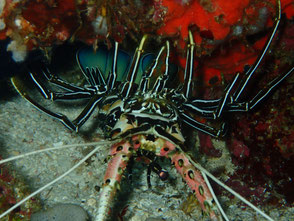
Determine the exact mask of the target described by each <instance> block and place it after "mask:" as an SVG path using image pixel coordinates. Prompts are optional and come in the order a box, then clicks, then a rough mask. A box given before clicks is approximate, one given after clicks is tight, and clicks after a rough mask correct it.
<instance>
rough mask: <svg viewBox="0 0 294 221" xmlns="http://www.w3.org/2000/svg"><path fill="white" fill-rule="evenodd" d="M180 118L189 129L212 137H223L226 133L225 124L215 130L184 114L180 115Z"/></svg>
mask: <svg viewBox="0 0 294 221" xmlns="http://www.w3.org/2000/svg"><path fill="white" fill-rule="evenodd" d="M180 117H181V119H182V120H183V122H185V123H186V124H187V125H189V126H190V127H193V128H195V129H196V130H198V131H201V132H203V133H205V134H208V135H210V136H213V137H223V136H225V134H226V132H227V127H226V123H222V124H221V126H220V128H219V129H215V128H214V127H211V126H208V125H206V124H204V123H200V122H198V121H197V120H195V119H194V118H192V117H191V116H189V115H188V114H186V113H180Z"/></svg>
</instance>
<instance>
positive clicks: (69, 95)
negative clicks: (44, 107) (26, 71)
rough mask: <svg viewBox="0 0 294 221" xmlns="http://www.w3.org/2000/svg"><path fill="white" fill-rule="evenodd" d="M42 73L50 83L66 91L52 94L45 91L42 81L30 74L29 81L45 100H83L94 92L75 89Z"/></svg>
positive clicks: (35, 75) (75, 87)
mask: <svg viewBox="0 0 294 221" xmlns="http://www.w3.org/2000/svg"><path fill="white" fill-rule="evenodd" d="M42 73H43V74H44V76H45V77H46V79H47V80H48V81H49V82H50V83H53V84H55V85H57V86H59V87H60V88H63V89H65V90H66V91H67V92H52V91H51V90H49V89H47V87H46V86H45V84H43V83H42V81H41V80H40V78H39V77H38V75H37V74H35V73H32V72H30V77H31V79H32V80H33V82H34V83H35V85H36V86H37V89H38V90H39V91H40V93H41V94H42V96H43V97H44V98H45V99H49V100H73V99H83V98H90V97H91V96H92V95H93V94H94V90H90V89H85V88H82V87H77V86H75V85H72V84H69V83H67V82H65V81H63V80H61V79H60V78H58V77H56V76H53V75H51V74H50V77H49V75H48V73H47V74H46V73H45V72H44V71H43V72H42Z"/></svg>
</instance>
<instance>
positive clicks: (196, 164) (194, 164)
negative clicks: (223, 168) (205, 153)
mask: <svg viewBox="0 0 294 221" xmlns="http://www.w3.org/2000/svg"><path fill="white" fill-rule="evenodd" d="M187 158H188V159H189V161H190V163H191V164H192V165H193V166H195V167H196V168H197V169H198V170H200V171H201V172H203V173H205V174H206V175H207V176H208V177H210V178H211V179H212V180H213V181H214V182H216V183H217V184H218V185H220V186H221V187H223V188H224V189H226V190H227V191H228V192H230V193H231V194H233V195H234V196H235V197H237V198H238V199H239V200H241V201H242V202H243V203H245V204H247V205H248V206H249V207H251V208H252V209H254V210H255V211H256V212H257V213H259V214H260V215H262V216H263V217H264V218H266V219H267V220H269V221H274V220H273V219H272V218H271V217H269V216H268V215H267V214H265V213H264V212H263V211H261V210H260V209H259V208H257V207H256V206H254V205H253V204H252V203H250V202H249V201H248V200H246V199H245V198H244V197H243V196H241V195H240V194H239V193H237V192H235V191H234V190H233V189H231V188H230V187H228V186H227V185H226V184H224V183H223V182H221V181H220V180H219V179H217V178H216V177H215V176H213V175H212V174H211V173H210V172H208V171H207V170H206V169H204V168H203V167H202V166H201V165H200V164H198V163H195V162H194V161H193V160H192V159H191V157H190V156H188V155H187Z"/></svg>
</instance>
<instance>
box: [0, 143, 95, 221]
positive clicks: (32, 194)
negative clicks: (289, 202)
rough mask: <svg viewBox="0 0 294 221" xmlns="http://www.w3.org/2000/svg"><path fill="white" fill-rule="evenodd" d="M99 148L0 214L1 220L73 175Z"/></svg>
mask: <svg viewBox="0 0 294 221" xmlns="http://www.w3.org/2000/svg"><path fill="white" fill-rule="evenodd" d="M99 148H100V147H99V146H98V147H96V148H95V149H94V150H92V151H91V152H90V153H89V154H87V155H86V156H85V157H84V158H83V159H82V160H80V161H79V162H78V163H77V164H76V165H74V166H73V167H72V168H70V169H69V170H68V171H66V172H65V173H63V174H61V175H60V176H59V177H57V178H56V179H54V180H52V181H51V182H49V183H47V184H46V185H44V186H43V187H41V188H39V189H38V190H36V191H35V192H33V193H31V194H30V195H28V196H27V197H25V198H24V199H22V200H21V201H19V202H18V203H16V204H15V205H14V206H12V207H11V208H9V209H8V210H6V211H5V212H4V213H2V214H0V218H3V217H4V216H6V215H7V214H9V213H10V212H11V211H13V210H14V209H16V208H17V207H19V206H20V205H21V204H23V203H24V202H26V201H27V200H29V199H30V198H32V197H33V196H35V195H37V194H38V193H40V192H42V191H43V190H45V189H46V188H48V187H50V186H52V185H53V184H54V183H56V182H58V181H59V180H61V179H62V178H63V177H65V176H67V175H68V174H69V173H71V172H72V171H73V170H75V169H76V168H77V167H79V166H80V165H81V164H83V163H84V162H85V161H86V160H87V159H89V158H90V157H91V156H92V155H93V154H94V153H95V152H97V151H98V149H99Z"/></svg>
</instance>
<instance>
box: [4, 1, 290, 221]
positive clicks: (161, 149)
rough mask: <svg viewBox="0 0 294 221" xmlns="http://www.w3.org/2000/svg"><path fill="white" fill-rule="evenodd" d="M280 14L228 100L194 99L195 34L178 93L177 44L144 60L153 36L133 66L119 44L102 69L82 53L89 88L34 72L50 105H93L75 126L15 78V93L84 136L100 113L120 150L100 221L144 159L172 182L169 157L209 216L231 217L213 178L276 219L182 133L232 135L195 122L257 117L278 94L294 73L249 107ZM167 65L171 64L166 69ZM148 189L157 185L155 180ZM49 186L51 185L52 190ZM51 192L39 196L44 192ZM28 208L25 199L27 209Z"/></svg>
mask: <svg viewBox="0 0 294 221" xmlns="http://www.w3.org/2000/svg"><path fill="white" fill-rule="evenodd" d="M278 7H279V13H278V17H277V19H276V23H275V26H274V28H273V31H272V33H271V35H270V37H269V39H268V41H267V43H266V44H265V47H264V49H263V52H262V53H261V54H260V56H259V57H258V59H257V60H256V62H255V64H254V65H253V66H252V67H250V68H249V70H248V71H246V73H244V75H243V76H242V77H241V75H240V74H237V75H236V76H235V77H234V78H233V80H232V82H231V83H230V84H229V85H228V86H227V88H226V90H225V91H224V95H223V96H222V97H221V98H219V99H213V100H203V99H196V98H194V97H193V96H192V92H193V87H192V78H193V70H194V68H193V65H194V50H195V43H194V39H193V35H192V32H191V31H189V43H188V49H187V57H186V68H185V76H184V83H183V84H181V83H180V84H178V85H177V86H176V87H175V86H174V85H175V82H176V81H177V80H176V79H174V78H175V76H174V71H173V70H172V68H171V67H172V66H171V64H170V63H169V58H170V44H169V41H166V44H165V46H163V47H162V48H161V49H160V51H159V52H158V54H157V56H156V57H153V55H148V54H147V55H144V54H143V46H144V43H145V41H146V38H147V35H144V36H143V38H142V40H141V42H140V44H139V46H138V48H137V49H136V52H135V53H134V56H133V58H132V59H130V58H128V57H127V55H126V54H125V53H124V52H123V51H121V50H119V49H118V43H117V42H115V47H114V50H113V51H106V52H105V51H104V52H103V49H99V50H100V51H99V50H98V52H97V53H98V55H95V56H94V58H96V59H97V56H98V57H99V56H100V57H99V59H102V60H103V59H106V60H105V62H101V61H100V63H102V65H101V64H99V65H98V64H97V65H96V66H94V65H89V64H88V61H86V60H87V58H88V54H87V53H88V52H87V51H86V50H81V51H80V52H78V54H77V60H78V62H79V65H80V68H81V70H82V73H83V75H84V77H85V79H86V81H87V83H88V84H87V85H85V86H83V87H80V86H76V85H74V84H70V83H68V82H66V81H64V80H62V79H61V78H59V77H58V76H56V75H53V74H52V73H50V71H49V70H48V69H44V70H42V72H41V74H40V73H36V72H34V71H30V73H29V76H30V78H31V79H32V80H33V82H34V83H35V85H36V87H37V89H38V90H39V91H40V92H41V94H42V95H43V97H44V98H46V99H50V100H76V99H87V100H88V103H87V105H86V107H85V108H84V109H83V111H82V112H81V113H80V115H79V116H78V117H77V118H75V119H74V120H73V121H71V120H70V119H69V118H68V117H66V116H65V115H63V114H59V113H55V112H52V111H51V110H49V109H48V108H46V107H44V106H42V105H40V104H39V103H37V102H35V101H34V100H33V99H32V98H31V97H30V96H29V95H28V94H27V93H26V92H25V91H24V90H23V88H22V82H21V80H20V79H19V78H18V77H13V78H12V83H13V85H14V87H15V88H16V90H17V91H18V92H19V94H20V95H21V96H22V97H23V98H24V99H26V100H27V101H29V102H30V103H31V104H32V105H33V106H35V107H36V108H37V109H39V110H41V111H43V112H45V113H46V114H47V115H49V116H51V117H53V118H55V119H57V120H59V121H61V122H62V123H63V124H64V125H65V126H66V127H68V128H69V129H71V130H74V131H76V132H78V130H79V128H80V127H81V126H82V125H83V124H84V123H85V122H86V121H87V120H88V119H89V117H90V116H91V114H92V113H93V111H94V110H95V109H96V107H98V119H99V121H100V122H99V126H100V127H101V129H102V131H103V135H104V139H106V140H110V141H112V142H114V143H115V144H114V145H112V146H111V149H110V153H109V155H110V160H109V162H108V167H107V170H106V173H105V177H104V183H103V186H102V189H101V191H100V197H99V208H98V210H97V213H96V217H95V220H97V221H103V220H106V219H107V218H108V211H109V208H110V206H111V202H112V201H113V198H114V196H115V193H116V191H117V190H118V189H119V188H120V182H121V179H122V176H123V173H124V171H125V170H126V168H127V167H128V166H127V165H128V162H129V161H130V160H132V159H133V158H140V157H142V158H145V159H147V160H148V161H149V162H150V164H149V167H148V176H150V172H151V170H153V171H155V172H156V173H157V174H158V176H159V178H160V179H162V180H164V179H166V177H167V173H166V171H164V170H163V169H162V168H161V167H160V166H159V165H158V164H157V163H156V159H157V158H158V157H166V158H169V159H170V160H171V162H172V164H173V165H174V166H175V167H176V169H177V171H178V172H179V173H180V174H181V176H182V178H183V179H184V180H185V181H186V183H187V184H188V186H189V187H190V188H191V189H192V191H193V193H195V195H196V197H197V199H198V201H199V203H200V206H201V208H202V210H203V212H204V214H207V215H209V217H210V218H211V220H222V219H223V218H224V219H225V220H228V218H227V216H226V214H225V213H224V211H223V209H222V208H221V206H220V204H219V202H218V200H217V198H216V196H215V195H214V193H213V190H212V188H211V186H210V184H209V181H208V178H207V177H210V178H211V179H212V180H214V181H215V182H217V183H218V184H219V185H221V186H222V187H224V188H225V189H227V190H229V191H230V192H231V193H233V194H234V195H235V196H237V197H238V198H240V199H242V201H243V202H245V203H246V204H247V205H250V206H251V207H252V208H253V209H255V210H256V211H257V212H258V213H260V214H261V215H262V216H264V217H265V218H266V219H268V220H272V219H271V218H270V217H269V216H268V215H266V214H265V213H263V212H262V211H260V210H259V209H258V208H256V207H255V206H253V205H252V204H251V203H250V202H248V201H247V200H245V199H244V198H242V197H241V196H240V195H239V194H237V193H236V192H234V191H233V190H232V189H230V188H229V187H227V186H226V185H224V184H222V183H221V182H220V181H219V180H218V179H216V178H215V177H214V176H213V175H212V174H211V173H209V172H208V171H207V170H205V169H204V168H203V167H202V166H201V165H199V164H198V163H197V162H196V161H195V160H193V159H192V157H191V156H189V154H187V153H186V152H185V150H186V149H187V148H186V142H185V139H184V136H183V134H182V128H183V127H191V128H193V129H196V130H199V131H201V132H204V133H206V134H209V135H211V136H213V137H223V136H224V135H225V133H226V123H225V122H224V123H222V124H221V125H220V127H219V128H214V127H212V126H210V125H209V124H204V123H201V122H198V121H197V120H196V119H195V117H194V116H195V115H196V116H200V117H203V118H205V119H209V120H212V121H214V120H215V121H219V120H222V118H223V115H224V114H225V113H228V112H247V111H250V110H252V109H254V108H255V106H256V105H257V104H259V103H260V102H262V101H263V100H264V99H265V98H266V97H268V95H269V94H270V92H271V91H273V90H274V89H275V88H276V87H277V86H278V85H279V84H280V83H281V82H282V81H283V80H284V79H286V78H287V77H288V76H289V75H290V74H291V73H292V72H293V70H294V67H293V68H291V69H290V70H289V71H288V72H287V73H285V74H283V75H280V76H278V77H276V78H275V79H274V80H272V81H271V82H270V83H268V84H267V86H266V87H265V88H263V89H262V90H260V91H259V92H258V93H257V94H256V95H255V96H254V97H253V98H252V99H251V100H249V101H243V100H242V96H243V94H244V91H245V89H246V86H247V84H248V82H249V81H251V80H252V76H253V75H254V73H255V71H256V69H257V68H258V66H259V64H260V62H261V61H262V59H263V58H264V55H265V53H266V52H267V50H268V48H269V46H270V44H271V42H272V40H273V38H274V36H275V33H276V31H277V28H278V26H279V23H280V19H281V6H280V1H278ZM99 53H100V54H99ZM101 53H102V54H101ZM105 53H107V55H108V57H109V56H110V57H112V58H113V59H112V62H111V63H110V64H109V59H108V58H106V56H105V55H103V54H105ZM103 56H104V57H103ZM130 60H131V62H130V64H128V62H129V61H130ZM162 60H163V63H162V62H161V61H162ZM159 66H160V67H162V66H163V67H164V71H162V72H160V71H159V70H158V69H159ZM158 72H159V74H158ZM240 78H241V79H240ZM44 79H45V80H47V81H48V82H49V83H52V84H54V85H56V86H58V87H60V88H61V89H63V90H64V91H62V92H53V91H51V90H49V89H47V86H46V85H45V84H44V82H43V80H44ZM95 151H97V148H95V149H94V150H93V151H91V152H90V153H89V154H88V155H87V156H86V157H85V158H84V159H83V160H82V161H81V162H79V163H78V164H77V165H75V166H74V167H73V168H72V169H71V170H73V169H75V168H76V167H77V166H79V165H80V164H81V163H83V162H84V161H86V160H87V159H88V158H89V157H90V156H91V155H92V154H93V153H95ZM0 162H1V163H3V162H6V161H0ZM66 174H67V173H66ZM66 174H65V175H66ZM62 177H63V175H62ZM59 178H61V177H59ZM59 178H58V179H59ZM148 185H150V180H149V181H148ZM48 186H49V185H46V186H45V187H44V188H47V187H48ZM44 188H41V189H40V190H38V191H37V193H38V192H40V191H41V190H43V189H44ZM34 194H36V193H34ZM29 197H31V195H30V196H29ZM22 202H24V200H22V201H21V202H20V203H22ZM18 205H19V204H16V205H15V206H13V207H12V208H11V209H9V210H8V211H6V212H5V213H3V214H1V215H0V218H1V217H4V216H5V215H6V214H7V213H9V212H10V211H12V210H13V209H14V208H16V207H17V206H18Z"/></svg>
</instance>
